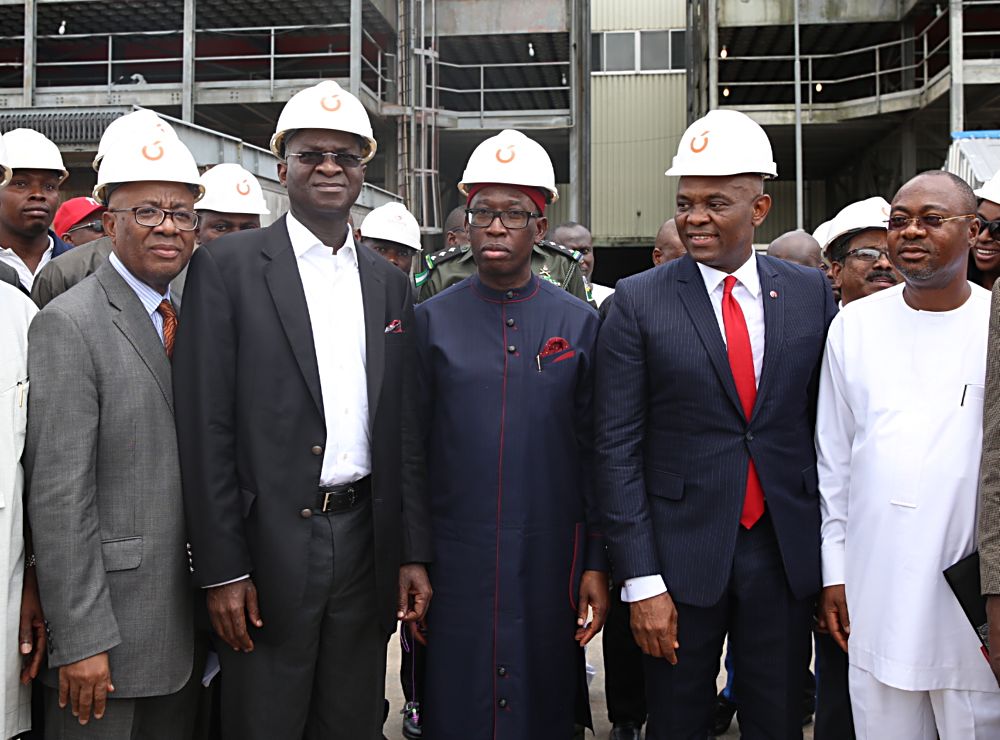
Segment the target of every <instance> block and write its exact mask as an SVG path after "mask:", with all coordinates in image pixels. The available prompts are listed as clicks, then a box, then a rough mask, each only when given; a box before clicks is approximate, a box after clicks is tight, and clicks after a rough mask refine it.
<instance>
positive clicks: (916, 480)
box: [816, 172, 1000, 740]
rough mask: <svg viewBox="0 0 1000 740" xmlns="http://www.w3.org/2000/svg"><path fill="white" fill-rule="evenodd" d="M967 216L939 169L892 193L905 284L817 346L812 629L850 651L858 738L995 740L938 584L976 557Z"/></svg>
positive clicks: (994, 708) (973, 658)
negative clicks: (816, 623) (817, 588)
mask: <svg viewBox="0 0 1000 740" xmlns="http://www.w3.org/2000/svg"><path fill="white" fill-rule="evenodd" d="M970 202H971V208H970V207H969V205H970ZM974 212H975V200H974V197H973V196H972V191H971V190H969V188H968V186H967V185H965V184H964V183H962V182H961V181H957V179H954V180H953V179H952V178H951V176H949V175H947V173H942V172H936V173H925V174H923V175H919V176H917V177H916V178H914V179H913V180H911V181H910V182H909V183H907V184H906V185H904V186H903V188H902V189H901V190H900V191H899V193H898V194H897V195H896V199H895V200H894V201H893V210H892V215H891V217H890V222H889V253H890V257H891V259H892V261H893V264H894V265H895V266H896V267H897V269H899V271H900V272H901V273H902V274H903V276H904V279H905V284H904V285H899V286H895V287H892V288H888V289H886V290H883V291H881V292H879V293H876V294H874V295H871V296H868V297H866V298H863V299H861V300H859V301H856V302H853V303H851V305H849V306H847V307H846V308H845V309H844V310H843V311H841V313H840V314H839V315H838V316H837V318H836V319H834V321H833V324H832V325H831V327H830V331H829V335H828V338H827V348H826V356H825V358H824V362H823V369H822V375H821V378H820V391H819V405H818V412H817V413H818V418H817V425H816V446H817V452H818V467H819V484H820V496H821V511H822V516H823V525H822V542H823V544H822V564H823V585H824V591H823V596H822V599H821V603H820V614H819V620H820V623H821V625H822V626H827V627H829V628H830V631H831V633H832V634H833V635H834V637H835V638H836V639H838V642H840V643H841V645H842V646H843V647H845V648H846V649H847V650H848V656H849V661H850V672H849V681H850V690H851V705H852V708H853V711H854V720H855V729H856V732H857V736H858V738H861V739H864V738H871V739H872V740H876V739H877V740H882V739H883V738H905V739H906V740H922V739H923V738H927V740H935V738H937V737H938V736H940V738H941V740H953V739H954V740H987V738H1000V691H998V688H997V682H996V680H995V679H994V678H993V675H992V673H991V671H990V667H989V664H988V662H987V661H986V660H984V656H983V654H982V652H981V650H980V645H979V642H978V639H977V637H976V633H975V631H974V630H973V628H972V626H971V625H970V623H969V621H968V620H967V619H966V617H965V615H964V613H963V611H962V609H961V607H960V606H959V604H958V602H957V600H956V599H955V597H954V595H953V594H952V592H951V590H950V588H949V587H948V585H947V582H946V581H945V579H944V576H943V573H942V571H944V569H945V568H947V567H949V566H950V565H953V564H954V563H955V562H957V561H958V560H960V559H961V558H963V557H965V556H966V555H968V554H970V553H971V552H972V551H973V550H974V549H975V546H976V541H975V533H976V499H977V481H978V471H979V461H980V449H981V441H982V413H983V386H984V382H985V371H986V346H987V345H986V340H987V332H988V327H989V310H990V294H989V292H988V291H986V290H984V289H982V288H980V287H978V286H976V285H973V284H971V283H969V282H968V281H966V280H965V271H966V267H965V266H966V264H967V260H968V254H969V249H970V247H971V245H972V243H974V239H975V232H976V231H978V224H977V222H976V221H975V219H974V218H972V217H966V216H965V214H969V213H973V214H974ZM824 623H825V624H824Z"/></svg>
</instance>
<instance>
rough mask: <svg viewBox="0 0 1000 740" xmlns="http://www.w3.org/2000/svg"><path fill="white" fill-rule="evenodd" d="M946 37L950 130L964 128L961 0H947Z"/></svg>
mask: <svg viewBox="0 0 1000 740" xmlns="http://www.w3.org/2000/svg"><path fill="white" fill-rule="evenodd" d="M948 38H949V41H950V49H949V61H950V66H951V100H950V102H951V106H950V109H951V110H950V115H949V118H948V123H949V125H950V127H951V128H950V131H962V130H963V129H964V128H965V52H964V48H963V44H962V0H949V3H948Z"/></svg>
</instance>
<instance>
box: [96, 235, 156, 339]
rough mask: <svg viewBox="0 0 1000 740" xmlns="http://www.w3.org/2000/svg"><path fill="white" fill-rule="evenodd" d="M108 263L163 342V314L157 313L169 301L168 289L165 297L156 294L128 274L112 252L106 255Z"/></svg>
mask: <svg viewBox="0 0 1000 740" xmlns="http://www.w3.org/2000/svg"><path fill="white" fill-rule="evenodd" d="M108 262H110V263H111V266H112V267H114V268H115V270H116V271H117V272H118V274H119V275H121V276H122V279H123V280H124V281H125V282H126V283H128V287H130V288H131V289H132V290H133V292H134V293H135V294H136V297H138V299H139V303H141V304H142V307H143V308H144V309H146V313H147V314H148V315H149V320H150V321H152V322H153V328H154V329H156V335H157V336H158V337H159V338H160V341H161V342H162V341H163V314H161V313H160V312H159V310H158V309H159V308H160V304H161V303H163V301H165V300H170V287H169V286H168V287H167V293H166V295H160V294H159V293H157V292H156V290H155V289H154V288H151V287H149V286H148V285H146V284H145V283H144V282H142V281H141V280H140V279H139V278H137V277H136V276H135V275H133V274H132V273H131V272H129V270H128V268H127V267H125V265H124V264H122V261H121V260H120V259H118V255H117V254H115V253H114V252H112V253H111V254H110V255H108Z"/></svg>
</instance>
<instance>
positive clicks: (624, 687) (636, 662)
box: [601, 583, 646, 727]
mask: <svg viewBox="0 0 1000 740" xmlns="http://www.w3.org/2000/svg"><path fill="white" fill-rule="evenodd" d="M621 594H622V590H621V585H620V584H617V583H616V584H613V585H612V586H611V605H610V609H609V611H608V620H607V622H605V624H604V630H603V632H602V633H601V634H602V640H603V641H604V691H605V694H606V695H607V700H608V719H609V720H610V721H611V724H612V725H617V724H623V723H627V722H631V723H632V724H634V725H636V726H637V727H641V726H642V725H644V724H645V723H646V679H645V676H644V674H643V668H642V650H640V649H639V646H638V645H636V643H635V639H634V638H633V637H632V627H631V624H630V619H629V605H628V604H626V603H625V602H623V601H622V596H621Z"/></svg>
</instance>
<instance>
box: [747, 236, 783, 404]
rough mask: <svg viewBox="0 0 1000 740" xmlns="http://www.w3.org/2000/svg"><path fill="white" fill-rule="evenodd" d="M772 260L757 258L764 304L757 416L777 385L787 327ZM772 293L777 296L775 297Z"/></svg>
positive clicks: (781, 284)
mask: <svg viewBox="0 0 1000 740" xmlns="http://www.w3.org/2000/svg"><path fill="white" fill-rule="evenodd" d="M770 259H771V258H769V257H765V256H763V255H758V257H757V273H758V274H759V275H760V295H761V300H762V301H763V302H764V364H763V367H761V370H760V383H758V384H757V400H756V402H755V403H754V413H757V409H758V408H760V405H761V398H763V396H764V394H765V393H767V391H768V389H769V388H770V386H771V384H772V383H773V382H774V373H775V372H776V371H775V365H777V363H778V359H779V355H780V353H781V344H782V342H783V340H784V328H785V298H784V297H783V296H782V293H783V292H784V291H783V289H782V288H783V282H782V280H781V276H780V275H779V274H778V271H777V270H776V269H774V266H773V265H772V264H771V263H770ZM772 294H773V296H774V297H772Z"/></svg>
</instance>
